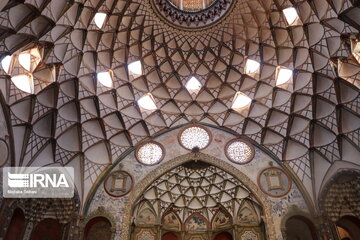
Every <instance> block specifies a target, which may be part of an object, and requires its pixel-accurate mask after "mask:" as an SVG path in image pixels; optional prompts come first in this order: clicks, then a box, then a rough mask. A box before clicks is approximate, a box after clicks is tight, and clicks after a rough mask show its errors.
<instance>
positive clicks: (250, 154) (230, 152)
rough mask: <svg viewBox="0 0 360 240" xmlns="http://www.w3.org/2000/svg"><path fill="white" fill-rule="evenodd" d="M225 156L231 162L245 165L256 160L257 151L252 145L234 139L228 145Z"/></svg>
mask: <svg viewBox="0 0 360 240" xmlns="http://www.w3.org/2000/svg"><path fill="white" fill-rule="evenodd" d="M225 154H226V156H227V158H228V159H229V160H230V161H232V162H234V163H238V164H245V163H248V162H250V161H251V160H252V159H253V158H254V154H255V150H254V147H253V145H252V144H250V143H248V142H246V141H244V140H241V139H233V140H231V141H230V142H229V143H228V144H227V145H226V147H225Z"/></svg>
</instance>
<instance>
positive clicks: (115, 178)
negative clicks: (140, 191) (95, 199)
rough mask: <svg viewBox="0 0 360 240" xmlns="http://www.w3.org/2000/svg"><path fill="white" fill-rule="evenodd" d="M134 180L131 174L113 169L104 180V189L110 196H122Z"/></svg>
mask: <svg viewBox="0 0 360 240" xmlns="http://www.w3.org/2000/svg"><path fill="white" fill-rule="evenodd" d="M133 184H134V181H133V178H132V176H131V175H130V174H129V173H128V172H125V171H121V170H119V171H114V172H112V173H111V174H110V175H109V176H108V177H107V178H106V180H105V181H104V188H105V191H106V192H107V193H108V194H109V195H110V196H112V197H122V196H124V195H126V194H128V193H129V192H130V191H131V189H132V187H133Z"/></svg>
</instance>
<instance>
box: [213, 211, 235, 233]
mask: <svg viewBox="0 0 360 240" xmlns="http://www.w3.org/2000/svg"><path fill="white" fill-rule="evenodd" d="M228 226H231V218H230V217H229V216H228V215H227V214H225V213H224V212H222V211H218V212H217V214H216V215H215V217H214V218H213V222H212V229H219V228H225V227H228Z"/></svg>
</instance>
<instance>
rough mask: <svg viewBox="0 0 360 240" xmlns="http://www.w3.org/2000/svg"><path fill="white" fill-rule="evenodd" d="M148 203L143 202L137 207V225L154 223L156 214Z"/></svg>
mask: <svg viewBox="0 0 360 240" xmlns="http://www.w3.org/2000/svg"><path fill="white" fill-rule="evenodd" d="M148 204H149V203H147V202H144V203H143V205H142V206H141V208H140V209H139V212H138V215H137V216H136V223H137V224H139V225H152V224H156V223H157V221H156V216H155V213H154V212H153V210H152V209H151V207H150V206H149V205H148Z"/></svg>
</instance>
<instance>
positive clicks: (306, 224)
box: [284, 215, 318, 240]
mask: <svg viewBox="0 0 360 240" xmlns="http://www.w3.org/2000/svg"><path fill="white" fill-rule="evenodd" d="M284 232H285V234H284V235H285V236H286V239H287V240H317V239H318V237H317V230H316V227H315V225H314V224H313V222H312V221H311V220H310V219H308V218H307V217H305V216H302V215H293V216H291V217H289V218H287V219H286V221H285V231H284Z"/></svg>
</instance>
